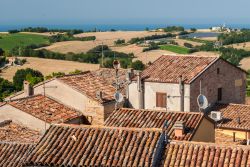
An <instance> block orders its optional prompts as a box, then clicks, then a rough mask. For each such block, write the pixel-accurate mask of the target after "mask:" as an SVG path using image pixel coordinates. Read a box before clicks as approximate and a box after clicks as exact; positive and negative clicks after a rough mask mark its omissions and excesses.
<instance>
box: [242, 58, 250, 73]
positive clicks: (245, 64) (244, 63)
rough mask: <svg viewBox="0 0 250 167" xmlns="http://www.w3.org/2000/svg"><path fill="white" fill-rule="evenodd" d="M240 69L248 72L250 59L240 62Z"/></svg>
mask: <svg viewBox="0 0 250 167" xmlns="http://www.w3.org/2000/svg"><path fill="white" fill-rule="evenodd" d="M240 64H241V65H240V67H241V68H242V69H244V70H246V71H247V70H250V57H247V58H244V59H242V60H241V61H240Z"/></svg>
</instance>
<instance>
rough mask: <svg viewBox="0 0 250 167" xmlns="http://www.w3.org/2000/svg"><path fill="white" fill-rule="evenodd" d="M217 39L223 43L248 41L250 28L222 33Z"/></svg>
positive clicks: (249, 39)
mask: <svg viewBox="0 0 250 167" xmlns="http://www.w3.org/2000/svg"><path fill="white" fill-rule="evenodd" d="M218 40H219V41H221V42H222V44H223V45H230V44H234V43H243V42H250V30H247V29H244V30H242V31H241V32H231V33H222V34H220V35H219V36H218Z"/></svg>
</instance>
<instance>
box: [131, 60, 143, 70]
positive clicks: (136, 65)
mask: <svg viewBox="0 0 250 167" xmlns="http://www.w3.org/2000/svg"><path fill="white" fill-rule="evenodd" d="M131 68H133V69H135V70H141V71H142V70H144V69H145V64H143V62H142V61H140V60H136V61H135V62H132V64H131Z"/></svg>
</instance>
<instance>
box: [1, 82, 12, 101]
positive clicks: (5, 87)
mask: <svg viewBox="0 0 250 167" xmlns="http://www.w3.org/2000/svg"><path fill="white" fill-rule="evenodd" d="M14 91H15V87H14V85H13V84H12V83H11V82H9V81H8V80H5V79H3V78H0V100H1V101H3V99H4V98H5V97H7V96H9V95H10V94H11V93H13V92H14Z"/></svg>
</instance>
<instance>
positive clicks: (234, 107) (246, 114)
mask: <svg viewBox="0 0 250 167" xmlns="http://www.w3.org/2000/svg"><path fill="white" fill-rule="evenodd" d="M212 111H220V112H221V113H222V117H223V119H222V121H220V122H218V125H217V126H218V127H220V128H230V129H239V130H248V131H249V130H250V105H245V104H219V103H218V104H216V105H215V106H214V107H213V108H212ZM237 118H240V124H239V123H238V122H237Z"/></svg>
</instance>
